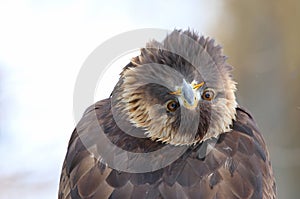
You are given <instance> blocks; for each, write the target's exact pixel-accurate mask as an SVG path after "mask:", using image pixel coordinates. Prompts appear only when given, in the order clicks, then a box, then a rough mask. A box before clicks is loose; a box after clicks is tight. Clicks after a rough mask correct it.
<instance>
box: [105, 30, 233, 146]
mask: <svg viewBox="0 0 300 199" xmlns="http://www.w3.org/2000/svg"><path fill="white" fill-rule="evenodd" d="M221 51H222V49H221V47H220V46H219V45H215V44H214V40H213V39H209V38H205V37H203V36H198V35H197V34H196V33H195V32H192V31H189V30H188V31H181V30H174V31H173V32H172V33H170V34H169V35H167V37H166V38H165V39H164V40H163V41H162V42H158V41H155V40H152V41H150V42H149V43H147V45H146V47H145V48H142V49H141V52H140V55H139V56H137V57H134V58H132V60H131V62H130V63H129V64H128V65H127V66H126V67H125V68H124V69H123V71H122V73H121V77H120V80H119V82H118V83H117V85H116V87H115V88H114V91H113V93H112V95H111V98H112V99H113V102H114V103H112V104H113V106H114V107H115V109H117V110H118V114H119V115H121V116H122V117H118V118H121V119H119V120H126V121H128V122H129V123H130V125H132V126H134V127H135V128H137V129H140V130H142V131H141V132H142V134H144V135H146V137H148V138H150V139H152V140H155V141H160V142H164V143H168V144H172V145H192V144H196V143H199V142H201V141H204V140H206V139H209V138H212V137H218V135H220V134H221V133H224V132H226V131H228V130H230V127H231V124H232V122H233V120H234V119H235V114H236V107H237V102H236V98H235V90H236V83H235V82H234V81H233V80H232V76H231V70H232V67H231V66H229V65H228V64H227V63H226V57H225V56H223V55H222V52H221Z"/></svg>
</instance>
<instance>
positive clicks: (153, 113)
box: [58, 30, 276, 199]
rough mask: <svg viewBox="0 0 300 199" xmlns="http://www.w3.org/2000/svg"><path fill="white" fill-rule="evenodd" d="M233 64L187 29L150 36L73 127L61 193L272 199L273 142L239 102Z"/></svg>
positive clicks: (71, 197)
mask: <svg viewBox="0 0 300 199" xmlns="http://www.w3.org/2000/svg"><path fill="white" fill-rule="evenodd" d="M185 36H187V37H188V40H185ZM189 38H190V39H189ZM174 51H176V52H175V53H174ZM185 53H186V54H185ZM185 55H188V56H187V57H185ZM157 64H159V65H166V66H169V67H170V68H171V69H174V71H172V70H169V68H164V67H160V66H159V65H157ZM230 70H231V67H230V66H228V65H227V64H226V62H225V57H224V56H223V55H222V54H221V48H220V47H219V46H215V45H214V43H213V40H209V39H208V38H204V37H198V36H197V35H196V34H195V33H191V32H190V31H185V32H182V31H176V30H175V31H174V32H173V33H171V34H170V35H169V36H168V37H167V38H166V39H165V40H164V42H163V43H158V42H156V41H152V42H150V43H149V44H147V47H146V48H144V49H142V50H141V55H140V56H138V57H136V58H133V59H132V62H131V63H129V64H128V65H127V66H126V67H125V68H124V70H123V72H122V73H121V78H120V80H119V82H118V84H117V85H116V87H115V89H114V91H113V93H112V95H111V96H110V98H108V99H105V100H102V101H99V102H97V103H95V104H94V105H92V106H91V107H89V108H88V109H87V110H86V111H85V113H84V115H83V118H82V119H81V121H80V122H79V124H78V125H77V127H76V129H75V130H74V131H73V134H72V136H71V139H70V142H69V147H68V152H67V155H66V158H65V161H64V164H63V169H62V174H61V180H60V187H59V196H58V198H59V199H67V198H68V199H81V198H111V199H113V198H122V199H123V198H124V199H125V198H138V199H140V198H149V199H156V198H171V199H176V198H208V199H209V198H212V199H213V198H214V199H223V198H224V199H225V198H276V185H275V179H274V176H273V172H272V168H271V163H270V157H269V153H268V150H267V148H266V145H265V142H264V140H263V137H262V135H261V134H260V132H259V130H258V128H257V125H256V123H255V121H254V119H253V117H252V116H251V114H250V113H249V112H248V111H246V110H245V109H243V108H241V107H239V106H237V103H236V101H235V96H234V91H235V82H234V81H233V80H232V79H231V74H230ZM177 72H178V73H177ZM200 82H203V83H200ZM207 94H208V95H207ZM195 118H196V119H195ZM180 123H184V126H183V127H182V126H181V124H180ZM194 130H195V132H194ZM166 147H170V149H169V150H168V151H167V152H166V153H163V152H162V153H158V154H157V153H156V154H155V153H153V152H155V151H162V150H163V149H164V148H166ZM132 154H133V155H132ZM141 154H143V155H145V156H143V155H141ZM170 157H172V158H174V157H175V158H174V160H172V161H170V162H168V161H167V160H168V159H170ZM152 160H153V162H151V161H152ZM160 164H161V165H160ZM136 165H139V166H136Z"/></svg>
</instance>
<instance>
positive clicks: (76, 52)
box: [0, 0, 222, 199]
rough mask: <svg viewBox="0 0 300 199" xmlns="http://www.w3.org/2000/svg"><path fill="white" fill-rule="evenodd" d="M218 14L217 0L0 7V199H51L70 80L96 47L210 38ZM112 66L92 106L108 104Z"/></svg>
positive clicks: (68, 116)
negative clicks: (127, 39)
mask: <svg viewBox="0 0 300 199" xmlns="http://www.w3.org/2000/svg"><path fill="white" fill-rule="evenodd" d="M221 11H222V3H221V1H218V0H210V1H208V0H207V1H204V0H202V1H196V0H191V1H180V0H175V1H171V0H165V1H159V0H155V1H147V2H146V1H143V2H142V1H137V0H136V1H134V0H127V1H121V0H120V1H37V0H32V1H29V0H20V1H12V0H7V1H1V2H0V110H1V112H0V130H1V131H0V155H1V157H2V161H1V162H0V198H1V199H2V198H3V199H4V198H5V199H6V198H7V199H13V198H23V199H27V198H30V199H35V198H44V199H48V198H49V199H50V198H51V199H52V198H57V190H58V182H59V177H60V171H61V166H62V162H63V159H64V156H65V153H66V149H67V144H68V141H69V138H70V135H71V133H72V130H73V128H74V126H75V124H74V118H73V108H72V107H73V90H74V85H75V80H76V77H77V74H78V72H79V70H80V68H81V66H82V64H83V62H84V60H85V59H86V58H87V57H88V55H89V54H90V53H91V52H92V51H93V50H94V49H95V48H96V47H97V46H99V45H101V43H102V42H104V41H106V40H107V39H109V38H111V37H113V36H115V35H118V34H120V33H122V32H124V31H130V30H133V29H136V28H163V29H170V30H172V29H174V28H182V29H187V28H189V27H190V28H193V29H195V30H198V31H199V32H200V33H204V34H207V35H211V33H210V29H209V27H210V26H213V25H214V24H215V23H216V22H217V20H218V17H219V16H220V13H221ZM212 36H213V35H212ZM124 59H125V62H126V59H127V60H129V58H123V60H122V61H123V62H124ZM119 63H122V62H118V61H117V62H116V64H115V66H114V68H113V69H110V70H108V75H106V77H107V78H106V79H104V80H105V81H104V80H102V81H100V84H99V85H100V86H98V90H97V91H95V96H96V97H95V101H97V100H100V99H102V98H105V97H108V96H109V94H110V92H111V90H112V88H113V86H114V84H115V83H116V81H117V79H118V76H117V74H118V73H119V72H120V68H122V67H123V66H124V65H121V66H120V65H118V64H119ZM112 77H113V78H112ZM99 88H103V90H99ZM100 91H102V92H100Z"/></svg>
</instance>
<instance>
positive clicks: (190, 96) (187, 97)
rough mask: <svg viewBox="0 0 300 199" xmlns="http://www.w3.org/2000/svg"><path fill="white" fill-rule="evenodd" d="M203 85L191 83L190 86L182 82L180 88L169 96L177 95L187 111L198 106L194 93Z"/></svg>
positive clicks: (196, 95)
mask: <svg viewBox="0 0 300 199" xmlns="http://www.w3.org/2000/svg"><path fill="white" fill-rule="evenodd" d="M203 85H204V82H201V83H199V84H198V83H196V82H195V81H193V82H192V83H191V84H188V83H187V82H186V81H185V80H183V83H182V87H181V88H179V89H178V90H177V91H175V92H171V93H170V94H173V95H178V96H179V97H180V98H179V99H181V101H182V104H183V105H184V106H185V107H186V108H188V109H195V108H196V107H197V105H198V101H199V96H198V95H199V94H198V93H197V92H196V91H197V90H198V89H199V88H201V87H202V86H203Z"/></svg>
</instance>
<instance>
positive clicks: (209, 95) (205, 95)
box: [202, 89, 215, 101]
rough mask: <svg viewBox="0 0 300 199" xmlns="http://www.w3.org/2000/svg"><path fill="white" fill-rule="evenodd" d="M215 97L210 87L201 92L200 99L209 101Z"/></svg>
mask: <svg viewBox="0 0 300 199" xmlns="http://www.w3.org/2000/svg"><path fill="white" fill-rule="evenodd" d="M214 97H215V92H214V91H213V90H211V89H207V90H205V91H204V92H203V93H202V99H204V100H207V101H211V100H213V99H214Z"/></svg>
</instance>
